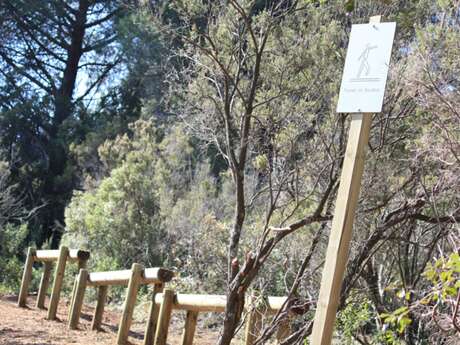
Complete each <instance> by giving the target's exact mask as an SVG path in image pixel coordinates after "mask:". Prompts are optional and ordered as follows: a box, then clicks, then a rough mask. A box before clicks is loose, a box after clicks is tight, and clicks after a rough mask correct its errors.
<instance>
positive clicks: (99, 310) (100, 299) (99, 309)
mask: <svg viewBox="0 0 460 345" xmlns="http://www.w3.org/2000/svg"><path fill="white" fill-rule="evenodd" d="M107 290H108V286H104V285H102V286H99V288H98V291H97V304H96V309H95V310H94V315H93V322H92V323H91V329H92V330H93V331H95V330H99V329H100V328H101V323H102V315H103V314H104V305H105V300H106V298H107Z"/></svg>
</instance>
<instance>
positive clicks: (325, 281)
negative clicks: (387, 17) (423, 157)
mask: <svg viewBox="0 0 460 345" xmlns="http://www.w3.org/2000/svg"><path fill="white" fill-rule="evenodd" d="M369 22H370V23H380V16H375V17H371V18H370V20H369ZM371 123H372V114H352V115H351V124H350V131H349V134H348V143H347V149H346V152H345V158H344V161H343V167H342V175H341V177H340V186H339V190H338V194H337V202H336V205H335V213H334V218H333V220H332V227H331V235H330V238H329V245H328V248H327V253H326V262H325V264H324V269H323V277H322V280H321V289H320V292H319V298H318V303H317V307H316V314H315V319H314V324H313V332H312V336H311V344H312V345H330V344H331V340H332V334H333V332H334V322H335V318H336V313H337V307H338V303H339V299H340V290H341V287H342V280H343V274H344V272H345V265H346V262H347V260H348V249H349V245H350V240H351V235H352V228H353V220H354V216H355V210H356V206H357V204H358V197H359V190H360V187H361V178H362V175H363V169H364V156H365V149H366V145H367V143H368V141H369V133H370V129H371Z"/></svg>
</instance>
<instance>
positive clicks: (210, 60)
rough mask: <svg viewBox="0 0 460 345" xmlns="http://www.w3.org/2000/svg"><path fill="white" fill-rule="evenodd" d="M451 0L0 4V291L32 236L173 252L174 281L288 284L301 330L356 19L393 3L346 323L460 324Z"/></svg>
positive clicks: (270, 287) (155, 256)
mask: <svg viewBox="0 0 460 345" xmlns="http://www.w3.org/2000/svg"><path fill="white" fill-rule="evenodd" d="M459 8H460V4H459V2H458V1H455V0H438V1H428V0H422V1H412V0H394V1H377V0H375V1H346V2H343V1H327V0H323V1H313V0H302V1H300V0H299V1H288V0H279V1H275V0H270V1H269V0H239V1H236V0H229V1H220V0H217V1H204V0H188V1H179V0H178V1H145V0H144V1H108V0H72V1H66V2H64V1H58V0H49V1H22V0H15V1H10V0H4V1H2V2H1V3H0V16H1V18H2V22H1V23H0V284H1V289H0V291H15V290H17V285H18V280H19V279H20V275H21V265H22V261H23V260H24V256H25V250H26V248H27V246H29V245H35V246H37V247H41V248H45V247H51V248H56V247H57V246H58V245H59V244H61V243H62V244H66V245H68V246H71V247H80V248H86V249H89V250H91V253H92V257H91V263H90V267H91V269H93V270H108V269H121V268H126V267H129V266H130V265H131V263H133V262H140V263H143V264H145V265H148V266H159V265H162V266H167V267H172V268H175V269H177V270H178V271H179V272H181V277H180V279H179V280H178V281H177V282H176V284H177V288H178V289H179V290H180V291H183V292H192V291H193V292H206V293H219V294H222V293H225V294H227V295H228V297H229V305H228V308H227V313H226V314H225V317H224V319H223V322H222V336H221V338H220V339H219V344H222V345H223V344H228V343H229V340H230V339H231V338H232V337H233V334H234V331H235V330H236V329H237V327H238V324H239V323H240V322H241V320H242V315H241V310H242V309H241V308H240V307H241V304H242V303H243V301H244V297H245V296H246V295H248V294H251V295H254V296H259V297H263V296H266V295H289V296H290V297H291V303H289V304H288V305H287V306H286V308H285V309H284V310H283V312H282V313H280V315H279V316H278V317H277V318H275V319H274V320H273V322H271V323H270V324H267V325H266V327H265V329H264V332H263V333H262V335H261V337H260V338H259V340H258V341H259V343H260V344H261V343H264V342H266V341H267V340H268V339H269V338H270V337H271V336H272V335H273V334H274V332H275V331H276V329H277V327H278V325H279V324H280V323H281V322H282V321H283V318H285V317H286V315H287V312H288V311H289V310H290V311H294V312H295V313H296V315H297V317H296V319H295V332H294V333H293V334H292V336H291V337H290V338H289V339H287V340H286V342H285V343H286V344H295V343H297V344H302V343H304V342H305V339H307V337H308V335H309V333H310V332H311V326H312V318H313V315H314V309H315V305H316V298H317V295H318V290H319V282H320V278H321V269H322V264H323V260H324V254H325V249H326V246H327V240H328V234H329V229H330V220H331V218H332V213H333V210H334V202H335V197H336V192H337V187H338V178H339V176H340V167H341V162H342V158H343V154H344V149H345V144H346V135H347V131H348V116H346V115H343V114H337V113H336V112H335V106H336V102H337V96H338V89H339V84H340V78H341V69H342V66H343V63H344V59H345V53H346V46H347V42H348V35H349V31H350V28H351V25H352V24H354V23H364V22H367V21H368V18H369V17H370V16H372V15H376V14H381V15H382V16H383V20H384V21H396V22H397V35H396V39H395V43H394V49H393V56H392V62H391V69H390V75H389V80H388V84H387V91H386V96H385V102H384V109H383V112H382V113H380V114H376V115H375V116H374V121H373V126H372V132H371V139H370V143H369V146H368V155H367V161H366V167H365V173H364V178H363V182H362V191H361V195H360V202H359V209H358V214H357V217H356V221H355V227H354V235H353V236H354V237H353V242H352V247H351V250H350V259H349V264H348V266H347V267H348V268H347V272H346V277H345V281H344V284H343V289H342V294H341V303H340V307H339V308H340V314H339V318H338V321H337V332H336V339H337V342H338V343H340V344H420V345H421V344H458V339H459V336H460V310H459V304H460V283H459V281H460V279H459V278H460V257H459V254H460V228H459V225H458V222H459V220H460V211H459V207H460V198H459V196H460V113H459V109H460V89H459V88H460V77H459V76H460V11H459Z"/></svg>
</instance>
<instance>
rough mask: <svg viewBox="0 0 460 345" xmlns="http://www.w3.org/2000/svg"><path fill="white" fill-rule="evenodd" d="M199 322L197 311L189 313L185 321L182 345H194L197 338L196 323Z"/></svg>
mask: <svg viewBox="0 0 460 345" xmlns="http://www.w3.org/2000/svg"><path fill="white" fill-rule="evenodd" d="M197 320H198V312H197V311H190V310H188V311H187V317H186V319H185V326H184V332H183V333H182V342H181V344H182V345H192V344H193V337H194V336H195V328H196V322H197Z"/></svg>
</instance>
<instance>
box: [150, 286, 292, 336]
mask: <svg viewBox="0 0 460 345" xmlns="http://www.w3.org/2000/svg"><path fill="white" fill-rule="evenodd" d="M286 298H287V297H268V299H267V303H266V305H265V306H264V308H263V309H264V310H261V308H253V309H252V310H250V311H249V314H248V318H247V320H246V330H245V342H244V344H245V345H253V343H254V341H255V340H256V338H257V335H258V333H259V331H260V330H261V321H262V317H263V315H264V314H274V313H276V312H277V311H278V310H280V309H281V308H282V306H283V304H284V303H285V301H286ZM226 303H227V297H226V296H225V295H193V294H177V293H175V292H174V291H173V290H170V289H166V290H165V291H164V293H157V294H156V295H155V304H156V305H158V306H160V312H159V316H158V322H157V328H156V333H155V341H154V345H166V341H167V337H168V330H169V323H170V320H171V313H172V311H173V310H184V311H186V312H187V315H186V319H185V325H184V331H183V333H182V340H181V345H192V344H193V338H194V335H195V328H196V323H197V318H198V314H199V313H203V312H217V313H223V312H224V311H225V305H226ZM282 328H283V329H282V330H281V331H279V332H278V334H277V338H278V340H282V339H284V338H286V337H287V336H288V335H289V331H288V330H289V325H287V324H286V323H284V324H283V325H282Z"/></svg>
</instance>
